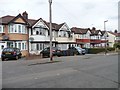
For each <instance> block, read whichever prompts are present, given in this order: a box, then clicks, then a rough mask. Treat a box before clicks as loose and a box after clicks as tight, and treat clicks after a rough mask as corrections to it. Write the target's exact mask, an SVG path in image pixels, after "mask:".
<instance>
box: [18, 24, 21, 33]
mask: <svg viewBox="0 0 120 90" xmlns="http://www.w3.org/2000/svg"><path fill="white" fill-rule="evenodd" d="M18 31H19V33H21V25H19V26H18Z"/></svg>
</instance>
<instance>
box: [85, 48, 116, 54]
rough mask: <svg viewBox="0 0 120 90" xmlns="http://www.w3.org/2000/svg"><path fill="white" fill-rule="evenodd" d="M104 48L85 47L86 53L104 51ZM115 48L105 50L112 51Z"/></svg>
mask: <svg viewBox="0 0 120 90" xmlns="http://www.w3.org/2000/svg"><path fill="white" fill-rule="evenodd" d="M105 50H106V49H105V48H88V49H86V51H87V53H88V54H97V53H101V52H105ZM114 50H115V48H110V47H109V48H107V51H108V52H109V51H114Z"/></svg>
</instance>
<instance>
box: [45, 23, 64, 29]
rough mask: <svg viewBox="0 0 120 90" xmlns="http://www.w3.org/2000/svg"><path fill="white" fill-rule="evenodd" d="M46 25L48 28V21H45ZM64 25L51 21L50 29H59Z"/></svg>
mask: <svg viewBox="0 0 120 90" xmlns="http://www.w3.org/2000/svg"><path fill="white" fill-rule="evenodd" d="M46 24H47V26H48V27H49V28H50V23H49V22H46ZM63 25H64V23H62V24H57V23H52V30H56V31H59V29H60V28H61V27H62V26H63Z"/></svg>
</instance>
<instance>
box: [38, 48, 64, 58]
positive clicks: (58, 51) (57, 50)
mask: <svg viewBox="0 0 120 90" xmlns="http://www.w3.org/2000/svg"><path fill="white" fill-rule="evenodd" d="M40 55H41V56H42V57H50V47H47V48H45V49H43V50H42V51H41V52H40ZM52 55H53V56H58V57H60V56H61V55H62V52H61V49H60V48H59V47H52Z"/></svg>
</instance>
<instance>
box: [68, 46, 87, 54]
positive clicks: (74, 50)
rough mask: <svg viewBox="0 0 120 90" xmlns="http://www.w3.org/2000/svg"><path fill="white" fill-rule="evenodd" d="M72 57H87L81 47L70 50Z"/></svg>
mask: <svg viewBox="0 0 120 90" xmlns="http://www.w3.org/2000/svg"><path fill="white" fill-rule="evenodd" d="M68 51H69V53H70V55H85V54H86V50H85V49H82V48H81V47H70V48H69V49H68Z"/></svg>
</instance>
